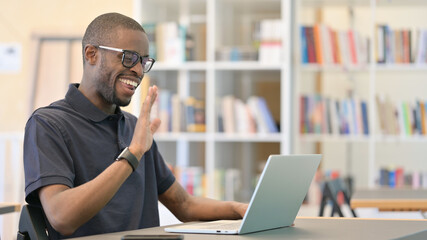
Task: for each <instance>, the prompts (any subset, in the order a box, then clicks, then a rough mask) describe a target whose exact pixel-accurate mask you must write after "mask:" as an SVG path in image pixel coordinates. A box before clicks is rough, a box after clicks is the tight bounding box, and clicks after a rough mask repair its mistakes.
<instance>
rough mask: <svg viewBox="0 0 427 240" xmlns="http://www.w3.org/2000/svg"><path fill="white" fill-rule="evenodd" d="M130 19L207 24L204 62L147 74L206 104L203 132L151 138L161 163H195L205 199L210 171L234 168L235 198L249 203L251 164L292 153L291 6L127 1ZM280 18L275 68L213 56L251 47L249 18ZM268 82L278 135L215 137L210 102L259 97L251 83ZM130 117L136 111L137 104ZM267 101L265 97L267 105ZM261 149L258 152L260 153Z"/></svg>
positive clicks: (273, 0) (222, 0) (211, 190)
mask: <svg viewBox="0 0 427 240" xmlns="http://www.w3.org/2000/svg"><path fill="white" fill-rule="evenodd" d="M134 7H135V11H134V17H135V19H137V20H139V21H140V22H142V23H161V22H168V21H172V22H176V23H179V24H181V25H183V26H187V27H188V29H190V30H191V27H192V24H193V23H194V22H197V23H205V24H206V48H205V49H206V50H205V51H206V54H205V55H206V60H204V61H183V62H176V63H167V62H162V61H157V62H156V64H155V65H154V67H153V69H152V71H151V72H150V73H149V76H150V79H151V80H152V81H154V82H155V83H156V84H157V85H158V86H159V87H160V88H168V89H169V90H171V91H172V92H174V93H177V94H179V96H180V97H181V98H185V97H188V96H195V97H199V98H202V99H203V100H204V102H205V114H206V132H204V133H188V132H179V133H158V134H156V135H155V139H156V141H157V143H158V145H159V148H160V150H161V152H162V154H163V156H164V158H165V160H167V161H168V162H170V163H171V164H173V165H178V166H201V167H203V170H204V173H205V174H206V176H207V184H206V190H207V196H208V197H214V198H216V197H217V195H216V193H215V191H216V190H215V189H216V188H217V187H218V186H217V185H218V184H219V183H218V181H216V180H215V170H216V169H219V168H238V169H240V171H241V183H242V187H243V190H242V192H241V193H240V194H239V197H238V198H237V200H246V201H248V200H249V197H250V196H251V193H252V191H253V183H254V182H255V179H256V175H257V168H258V166H257V165H258V164H260V162H261V163H262V161H260V160H264V161H265V160H266V159H267V157H268V155H266V154H265V152H266V151H267V152H269V153H271V154H279V153H281V154H289V153H291V131H290V129H291V117H290V116H291V106H292V105H291V100H292V98H291V93H292V84H291V71H292V68H291V55H290V46H291V42H290V41H289V39H290V36H291V26H292V25H291V21H292V18H291V2H290V1H288V0H268V1H255V0H249V1H243V0H177V1H176V0H142V1H138V0H135V1H134ZM262 19H280V21H281V24H282V27H283V29H282V34H281V42H282V53H281V54H282V59H281V60H280V61H278V62H274V63H263V62H259V61H258V60H257V59H254V60H250V61H225V60H222V59H220V58H219V57H218V56H217V54H216V53H217V52H218V51H220V50H221V49H224V48H234V47H240V46H243V45H245V46H247V45H250V44H251V42H250V40H249V38H251V34H252V32H251V29H250V27H251V26H252V25H251V24H253V23H254V22H255V21H260V20H262ZM263 82H273V83H274V84H275V85H277V86H279V87H278V88H277V89H274V90H273V91H274V92H273V94H272V95H274V96H278V99H274V101H275V102H274V104H275V105H276V106H275V107H273V109H272V111H273V112H275V113H276V114H278V116H279V117H278V118H279V121H280V126H281V129H280V132H279V133H271V134H270V133H266V134H261V133H256V134H249V133H248V134H240V133H233V134H227V133H222V132H218V130H217V129H218V126H217V111H218V110H217V108H216V102H217V101H218V99H219V98H221V97H223V96H225V95H229V94H231V95H234V96H235V97H237V98H240V99H242V100H243V101H246V100H247V98H248V97H249V96H251V95H256V94H261V95H262V94H264V95H267V96H263V97H268V95H269V93H266V92H264V93H260V92H259V90H258V84H260V83H261V84H262V83H263ZM135 102H136V104H135V103H134V105H135V106H134V109H135V111H134V113H135V114H136V113H138V109H139V103H138V100H137V101H135ZM271 102H272V100H271V99H270V100H269V99H267V103H268V104H269V105H270V104H271ZM263 152H264V153H263Z"/></svg>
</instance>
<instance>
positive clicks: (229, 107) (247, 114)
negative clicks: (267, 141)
mask: <svg viewBox="0 0 427 240" xmlns="http://www.w3.org/2000/svg"><path fill="white" fill-rule="evenodd" d="M217 113H218V132H225V133H276V132H279V129H278V127H277V125H276V123H275V121H274V119H273V116H272V114H271V111H270V109H269V108H268V106H267V102H266V101H265V99H264V98H262V97H258V96H251V97H249V98H248V100H247V102H246V103H245V102H243V100H241V99H238V98H236V97H234V96H232V95H228V96H224V97H223V98H221V99H219V102H218V103H217Z"/></svg>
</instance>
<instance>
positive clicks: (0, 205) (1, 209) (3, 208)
mask: <svg viewBox="0 0 427 240" xmlns="http://www.w3.org/2000/svg"><path fill="white" fill-rule="evenodd" d="M19 211H21V204H19V203H4V202H0V214H5V213H11V212H19Z"/></svg>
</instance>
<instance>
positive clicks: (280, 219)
mask: <svg viewBox="0 0 427 240" xmlns="http://www.w3.org/2000/svg"><path fill="white" fill-rule="evenodd" d="M321 158H322V155H320V154H310V155H270V157H269V158H268V160H267V163H266V165H265V167H264V170H263V172H262V174H261V177H260V179H259V181H258V184H257V186H256V188H255V191H254V193H253V195H252V198H251V201H250V203H249V207H248V210H247V211H246V214H245V216H244V217H243V220H220V221H211V222H203V223H195V224H183V225H179V226H172V227H167V228H165V231H166V232H174V233H210V234H245V233H252V232H258V231H263V230H269V229H274V228H280V227H287V226H291V225H292V224H293V222H294V221H295V218H296V216H297V214H298V211H299V209H300V207H301V204H302V202H303V200H304V197H305V196H306V194H307V192H308V188H309V187H310V183H311V181H312V179H313V177H314V174H315V172H316V170H317V167H318V166H319V163H320V160H321ZM227 225H235V226H234V228H230V227H227Z"/></svg>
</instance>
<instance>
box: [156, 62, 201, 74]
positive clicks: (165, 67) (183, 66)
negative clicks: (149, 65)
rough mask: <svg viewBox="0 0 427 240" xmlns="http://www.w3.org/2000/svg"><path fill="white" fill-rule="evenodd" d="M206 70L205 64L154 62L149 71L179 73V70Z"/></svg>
mask: <svg viewBox="0 0 427 240" xmlns="http://www.w3.org/2000/svg"><path fill="white" fill-rule="evenodd" d="M207 68H208V64H207V63H206V62H182V63H165V62H156V63H155V64H154V66H153V69H152V70H151V71H154V72H155V71H179V70H188V71H192V70H194V71H203V70H206V69H207Z"/></svg>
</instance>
